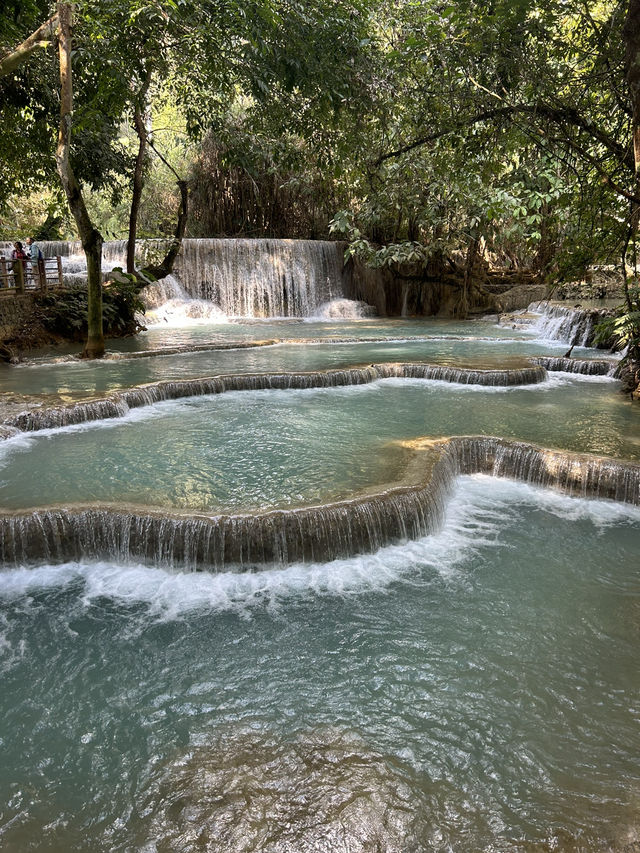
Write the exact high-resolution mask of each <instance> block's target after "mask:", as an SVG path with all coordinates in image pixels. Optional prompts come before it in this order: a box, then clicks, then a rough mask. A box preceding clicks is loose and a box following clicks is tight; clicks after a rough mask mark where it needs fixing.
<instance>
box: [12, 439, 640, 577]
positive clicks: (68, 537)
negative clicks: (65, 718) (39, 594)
mask: <svg viewBox="0 0 640 853" xmlns="http://www.w3.org/2000/svg"><path fill="white" fill-rule="evenodd" d="M412 446H413V456H412V459H411V461H410V463H409V465H408V467H407V470H406V472H405V476H404V478H403V480H402V481H401V482H400V483H397V484H391V485H388V486H386V487H382V488H380V489H378V490H377V491H375V492H367V493H364V494H362V495H359V496H356V497H353V498H351V499H349V500H342V501H337V502H334V503H330V504H326V505H323V506H313V507H301V508H298V509H289V510H272V511H269V512H264V513H257V514H254V515H242V514H240V515H216V516H207V515H205V514H197V515H188V514H186V513H179V512H161V511H155V510H146V509H142V508H141V509H135V508H131V509H123V508H121V507H118V506H109V505H106V506H81V507H73V506H72V507H64V508H51V509H46V508H45V509H36V510H25V511H18V512H8V511H0V560H1V561H2V562H3V563H4V564H13V565H23V564H24V563H34V562H41V561H45V562H47V563H55V562H67V561H71V560H78V561H80V560H87V559H104V558H108V559H112V560H113V559H115V560H119V561H129V560H132V561H136V562H138V561H144V562H149V563H151V564H153V565H163V566H176V567H181V568H184V569H189V570H192V571H201V570H210V571H221V570H227V569H229V568H235V569H239V570H245V571H246V570H251V569H253V568H255V567H258V566H264V565H270V566H273V565H285V564H287V563H296V562H318V561H327V560H333V559H338V558H341V557H347V556H352V555H355V554H358V553H371V552H375V551H376V550H378V549H379V548H381V547H382V546H384V545H387V544H391V543H394V542H405V541H408V540H411V539H415V538H418V537H420V536H425V535H428V534H430V533H433V532H435V531H437V530H438V529H439V528H440V527H441V525H442V522H443V519H444V513H445V508H446V503H447V499H448V496H449V494H450V491H451V488H452V485H453V481H454V479H455V477H456V476H458V475H460V474H475V473H485V474H491V475H493V476H497V477H510V478H512V479H517V480H521V481H524V482H527V483H532V484H535V485H540V486H544V487H547V488H555V489H559V490H560V491H562V492H564V493H565V494H570V495H579V496H581V497H596V498H606V499H612V500H616V501H622V502H626V503H630V504H634V505H638V504H640V465H637V464H633V463H625V462H619V461H616V460H613V459H607V458H602V457H596V456H588V455H586V454H577V453H568V452H561V451H552V450H545V449H543V448H540V447H536V446H535V445H531V444H526V443H524V442H517V441H507V440H504V439H498V438H491V437H484V436H477V437H476V436H463V437H459V438H451V439H440V440H435V441H434V440H424V441H422V442H420V441H417V442H413V443H412Z"/></svg>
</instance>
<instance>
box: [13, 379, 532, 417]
mask: <svg viewBox="0 0 640 853" xmlns="http://www.w3.org/2000/svg"><path fill="white" fill-rule="evenodd" d="M546 376H547V372H546V370H545V369H544V368H543V367H540V366H538V367H524V368H519V369H517V370H472V369H470V368H463V367H448V366H446V365H444V366H443V365H438V364H372V365H369V366H368V367H353V368H344V369H342V370H315V371H308V372H304V373H238V374H236V373H233V374H228V375H220V376H213V377H205V378H201V379H179V380H171V381H165V382H156V383H149V384H148V385H139V386H138V387H136V388H131V389H130V390H126V391H120V392H117V393H115V394H112V395H111V396H110V397H107V398H104V399H99V400H88V401H86V402H82V403H70V404H68V405H65V406H55V407H50V408H39V409H33V410H31V411H27V412H20V413H19V414H18V415H15V416H13V417H11V418H7V419H6V420H5V421H4V422H3V425H4V426H5V427H14V428H16V429H19V430H22V431H25V432H34V431H37V430H42V429H54V428H56V427H64V426H72V425H74V424H80V423H87V422H89V421H96V420H102V419H103V418H118V417H123V416H124V415H126V413H127V412H128V411H129V410H130V409H137V408H140V407H141V406H150V405H152V404H153V403H159V402H162V401H163V400H177V399H181V398H184V397H201V396H205V395H207V394H223V393H225V392H226V391H263V390H294V389H308V388H337V387H345V386H348V385H366V384H368V383H370V382H375V381H377V380H379V379H392V378H393V379H431V380H440V381H442V382H452V383H457V384H461V385H484V386H489V387H510V386H515V385H531V384H534V383H539V382H543V381H544V380H545V378H546Z"/></svg>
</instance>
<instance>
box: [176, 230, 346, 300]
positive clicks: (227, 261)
mask: <svg viewBox="0 0 640 853" xmlns="http://www.w3.org/2000/svg"><path fill="white" fill-rule="evenodd" d="M342 265H343V262H342V251H341V248H340V245H339V244H338V243H332V242H328V241H319V240H247V239H225V240H218V239H216V240H213V239H211V240H183V243H182V251H181V253H180V256H179V257H178V260H177V262H176V274H177V275H178V277H179V278H180V281H181V282H182V283H183V285H184V287H185V289H186V290H187V292H188V293H189V295H190V296H192V297H196V298H199V299H206V300H208V301H210V302H213V303H214V304H215V305H217V306H218V307H219V308H220V310H221V311H222V313H223V314H226V315H227V316H229V317H308V316H310V315H312V314H313V313H314V311H315V310H316V309H317V308H318V307H319V306H320V305H321V304H322V303H324V302H329V301H331V300H332V299H334V298H340V297H341V296H342V295H343V273H342Z"/></svg>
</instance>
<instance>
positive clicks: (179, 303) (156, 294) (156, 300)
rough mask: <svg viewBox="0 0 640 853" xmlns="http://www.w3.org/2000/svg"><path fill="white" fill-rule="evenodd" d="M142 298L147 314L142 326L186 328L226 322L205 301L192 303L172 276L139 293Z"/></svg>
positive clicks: (192, 300) (223, 317) (218, 310)
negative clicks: (193, 325) (165, 325)
mask: <svg viewBox="0 0 640 853" xmlns="http://www.w3.org/2000/svg"><path fill="white" fill-rule="evenodd" d="M140 297H141V299H142V301H143V303H144V305H145V308H146V312H145V314H144V315H141V316H140V317H139V318H138V320H139V322H140V324H141V325H145V326H158V325H161V324H167V325H173V326H183V325H186V324H190V323H191V324H193V323H203V322H205V323H211V322H216V323H223V322H225V321H226V317H225V315H224V314H223V313H222V311H221V310H220V308H218V306H217V305H214V304H213V303H212V302H207V301H206V300H205V299H192V298H191V297H190V296H189V294H188V293H187V291H186V290H185V289H184V287H183V286H182V285H181V284H180V282H179V281H178V279H177V278H176V277H175V276H173V275H169V276H167V277H166V278H163V279H161V280H160V281H156V282H154V283H153V284H150V285H148V286H147V287H145V288H144V289H143V290H142V291H141V292H140Z"/></svg>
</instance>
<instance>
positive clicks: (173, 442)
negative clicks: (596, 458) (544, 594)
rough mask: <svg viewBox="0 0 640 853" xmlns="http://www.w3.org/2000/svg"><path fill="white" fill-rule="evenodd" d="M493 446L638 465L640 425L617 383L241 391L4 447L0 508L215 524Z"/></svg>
mask: <svg viewBox="0 0 640 853" xmlns="http://www.w3.org/2000/svg"><path fill="white" fill-rule="evenodd" d="M465 434H471V435H482V434H484V435H499V436H502V437H508V438H516V439H523V440H526V441H530V442H534V443H537V444H540V445H542V446H547V447H552V446H555V447H558V448H563V449H567V450H573V451H590V452H593V453H598V454H603V455H608V456H615V457H619V458H629V459H640V412H638V411H637V409H636V408H632V407H631V406H630V405H629V404H628V403H627V402H626V401H625V400H624V398H622V397H621V395H620V393H619V391H618V388H617V383H615V382H613V381H612V380H608V379H602V378H600V377H595V378H594V377H583V376H577V377H576V376H572V375H569V374H550V378H549V379H547V381H546V382H545V383H543V384H542V385H532V386H527V387H524V388H517V387H516V388H482V387H480V386H473V387H468V386H456V385H450V384H447V383H442V382H432V381H425V380H412V379H408V380H407V379H387V380H381V381H378V382H375V383H374V384H373V385H367V386H355V387H346V388H324V389H312V390H302V391H272V390H269V391H241V392H228V393H226V394H221V395H218V396H213V397H194V398H188V399H186V400H179V401H170V402H166V403H158V404H155V405H152V406H147V407H144V408H142V409H135V410H132V411H131V412H130V413H129V414H128V415H127V416H126V417H124V418H122V419H115V420H103V421H97V422H93V423H88V424H81V425H78V426H72V427H63V428H59V429H51V430H44V431H42V432H39V433H31V434H21V435H18V436H17V437H16V438H14V439H10V440H7V441H5V442H3V444H2V445H0V504H1V505H2V506H4V507H7V508H11V509H17V508H22V507H29V506H48V505H50V504H58V503H63V504H64V503H69V502H77V503H82V502H93V501H100V502H111V503H113V502H124V503H134V504H143V505H151V506H167V507H178V508H181V509H193V510H208V511H214V512H221V511H225V510H226V511H231V512H238V511H242V510H249V509H268V508H272V507H281V506H291V505H300V504H309V503H323V502H325V501H328V500H335V499H337V498H344V497H348V496H349V495H350V494H352V493H354V492H357V491H360V490H362V489H365V488H367V487H369V486H372V485H377V484H382V483H388V482H391V481H393V480H395V479H397V478H398V476H399V473H400V472H401V469H402V466H403V464H404V463H405V462H406V456H405V453H404V452H403V450H402V448H400V447H399V446H398V445H397V444H394V442H396V441H403V440H406V439H413V438H417V437H419V436H423V435H426V436H434V437H440V436H445V435H465Z"/></svg>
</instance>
